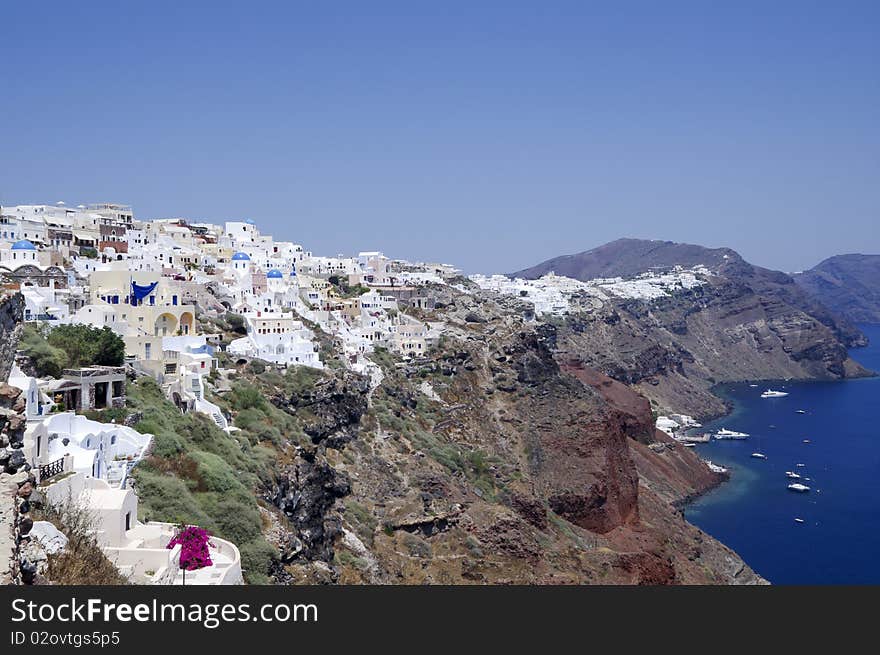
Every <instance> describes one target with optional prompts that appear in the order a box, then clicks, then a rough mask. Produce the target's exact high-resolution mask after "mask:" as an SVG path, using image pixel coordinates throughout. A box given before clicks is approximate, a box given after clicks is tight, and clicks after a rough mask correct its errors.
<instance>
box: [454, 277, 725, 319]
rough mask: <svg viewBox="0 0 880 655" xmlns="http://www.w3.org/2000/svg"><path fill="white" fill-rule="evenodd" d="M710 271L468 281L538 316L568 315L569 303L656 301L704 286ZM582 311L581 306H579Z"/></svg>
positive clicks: (489, 278) (500, 278) (484, 278)
mask: <svg viewBox="0 0 880 655" xmlns="http://www.w3.org/2000/svg"><path fill="white" fill-rule="evenodd" d="M709 274H710V273H709V270H708V269H707V268H705V267H704V266H696V267H694V268H690V269H684V268H682V267H680V266H676V267H675V268H673V269H672V270H671V271H668V272H663V273H653V272H649V273H642V274H640V275H636V276H634V277H632V278H628V279H623V278H620V277H614V278H596V279H594V280H589V281H587V282H581V281H580V280H575V279H573V278H570V277H565V276H562V275H556V274H555V273H552V272H551V273H548V274H546V275H544V276H542V277H540V278H538V279H537V280H526V279H523V278H510V277H507V276H505V275H491V276H486V275H472V276H470V279H471V281H472V282H474V283H475V284H476V285H477V286H479V287H480V288H481V289H487V290H490V291H495V292H496V293H500V294H503V295H507V296H516V297H519V298H522V299H523V300H525V301H528V302H530V303H532V304H533V305H534V306H535V313H536V314H538V315H548V314H550V315H557V316H561V315H564V314H568V313H569V312H570V311H571V310H572V305H573V303H572V301H573V299H574V298H575V297H576V296H577V297H578V298H579V299H581V300H582V299H584V298H587V299H591V300H592V301H594V304H597V305H601V303H603V302H605V301H608V300H610V299H611V298H621V299H634V300H656V299H658V298H663V297H666V296H671V295H673V294H675V293H677V292H680V291H683V290H689V289H693V288H696V287H699V286H702V285H703V284H705V281H706V277H707V276H708V275H709ZM580 307H583V303H581V304H580Z"/></svg>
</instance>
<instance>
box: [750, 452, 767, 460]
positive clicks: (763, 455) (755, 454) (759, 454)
mask: <svg viewBox="0 0 880 655" xmlns="http://www.w3.org/2000/svg"><path fill="white" fill-rule="evenodd" d="M751 456H752V457H754V458H755V459H767V455H765V454H764V453H752V455H751Z"/></svg>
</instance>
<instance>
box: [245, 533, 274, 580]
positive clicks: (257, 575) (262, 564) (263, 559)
mask: <svg viewBox="0 0 880 655" xmlns="http://www.w3.org/2000/svg"><path fill="white" fill-rule="evenodd" d="M238 552H239V553H241V568H242V569H243V570H244V575H245V578H247V581H248V584H269V570H270V567H271V565H272V561H273V560H275V559H277V558H278V553H277V552H276V551H275V549H274V548H273V547H272V546H271V545H269V543H268V542H266V540H265V539H263V538H259V539H254V540H253V541H249V542H247V543H245V544H242V545H240V546H239V547H238Z"/></svg>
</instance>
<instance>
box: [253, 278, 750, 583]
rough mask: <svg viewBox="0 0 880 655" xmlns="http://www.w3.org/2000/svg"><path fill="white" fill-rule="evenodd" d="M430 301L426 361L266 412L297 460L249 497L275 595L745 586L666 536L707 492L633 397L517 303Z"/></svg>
mask: <svg viewBox="0 0 880 655" xmlns="http://www.w3.org/2000/svg"><path fill="white" fill-rule="evenodd" d="M438 293H439V294H440V296H441V297H440V303H439V307H438V309H436V310H435V312H434V313H433V314H432V317H433V318H437V319H443V320H446V321H447V322H448V323H447V324H448V328H449V329H448V331H447V336H446V337H444V339H443V341H442V343H441V345H440V347H438V348H436V349H435V350H434V351H432V352H431V353H429V354H428V355H426V356H425V357H423V358H421V359H417V360H412V361H408V362H402V361H399V360H396V359H394V358H393V357H391V356H390V355H388V354H383V353H378V354H377V361H379V362H381V364H382V367H383V371H384V374H385V377H384V379H383V381H382V383H381V384H380V385H379V386H378V387H377V388H375V389H373V390H369V388H368V387H366V386H365V384H364V381H363V380H362V379H359V378H357V377H356V376H352V375H351V374H349V373H345V372H342V371H332V370H330V371H327V372H325V373H324V374H323V375H322V381H321V382H320V383H319V384H316V385H315V388H314V390H313V391H307V392H305V393H300V394H297V395H295V396H294V397H278V396H271V394H269V395H270V398H271V399H272V402H273V404H275V405H276V406H277V407H279V408H282V409H283V410H284V411H285V412H288V413H292V414H298V413H299V414H302V413H303V411H305V412H307V413H308V415H309V418H308V420H305V421H304V425H305V426H307V427H308V429H306V430H305V432H306V433H307V435H308V436H309V441H310V442H311V443H310V444H309V443H306V444H305V445H303V440H299V445H297V446H292V445H290V444H288V445H286V446H282V447H281V448H280V452H279V457H278V464H277V466H276V469H275V478H274V481H273V482H272V483H271V484H270V485H269V486H268V487H267V489H266V490H265V492H264V498H265V500H266V501H267V503H266V507H267V510H266V511H267V513H268V514H269V517H268V519H267V524H268V525H271V526H272V527H271V529H270V532H271V533H272V541H273V542H274V543H276V544H277V545H278V546H279V548H280V551H281V560H280V561H279V564H278V566H277V568H276V570H275V572H274V578H275V580H276V581H277V582H283V583H303V582H338V583H409V584H421V583H447V584H448V583H452V584H454V583H492V584H496V583H498V584H500V583H541V584H543V583H547V584H553V583H570V584H576V583H626V584H639V583H640V584H661V583H662V584H675V583H755V582H761V579H760V578H759V577H758V576H757V575H756V574H755V573H754V572H753V571H751V569H749V568H748V567H747V566H746V565H745V564H744V563H743V562H742V561H741V560H740V559H739V558H738V557H737V556H736V554H735V553H733V552H732V551H730V550H729V549H727V548H725V547H724V546H723V545H721V544H720V543H718V542H717V541H715V540H714V539H712V538H711V537H709V536H708V535H705V534H703V533H701V532H700V531H699V530H697V529H696V528H694V527H693V526H691V525H689V524H688V523H687V522H686V521H684V519H683V518H682V515H681V513H680V511H679V510H678V505H679V504H680V503H681V502H683V501H684V500H685V499H686V498H688V497H690V496H692V495H693V494H696V493H700V492H702V491H704V490H705V489H707V488H710V487H711V486H713V485H715V484H718V483H719V482H720V481H721V479H722V478H721V477H720V476H717V475H716V474H713V473H711V472H710V471H709V470H708V468H707V467H706V466H705V464H703V463H702V462H701V461H700V460H699V459H698V458H697V457H696V456H695V455H694V454H693V453H692V452H691V451H689V450H688V449H686V448H684V447H682V446H681V445H679V444H676V443H674V442H672V441H670V440H669V439H668V438H667V437H665V435H663V434H662V433H658V432H656V431H655V430H654V427H653V419H652V416H651V408H650V405H649V403H648V401H647V400H646V399H645V398H644V397H642V396H640V395H638V394H637V393H635V392H634V391H632V390H631V389H630V388H628V387H627V386H626V385H625V384H623V383H621V382H618V381H615V380H612V379H611V378H609V377H608V376H606V375H604V374H602V373H601V372H599V371H597V370H595V369H593V368H591V367H590V366H589V365H588V364H587V363H585V362H584V361H583V360H582V359H581V358H578V357H577V356H574V355H572V354H570V353H562V352H560V349H559V331H558V330H557V328H556V327H555V326H553V325H548V324H545V323H536V322H529V321H526V320H524V319H523V318H522V317H521V312H520V310H521V309H522V308H521V307H520V306H519V304H518V302H517V301H515V300H511V301H510V302H509V303H508V302H507V301H506V300H504V299H494V298H491V297H489V296H486V295H482V294H475V295H469V294H465V293H460V292H457V291H454V290H452V289H449V288H444V289H443V290H442V291H439V292H438ZM253 380H254V381H255V382H256V383H257V384H261V381H260V376H259V375H256V376H254V377H253ZM267 391H268V388H267ZM309 426H311V427H309Z"/></svg>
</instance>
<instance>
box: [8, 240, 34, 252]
mask: <svg viewBox="0 0 880 655" xmlns="http://www.w3.org/2000/svg"><path fill="white" fill-rule="evenodd" d="M12 249H13V250H36V249H37V247H36V246H35V245H34V244H32V243H31V242H30V241H28V240H27V239H22V240H21V241H16V242H15V243H13V244H12Z"/></svg>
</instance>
